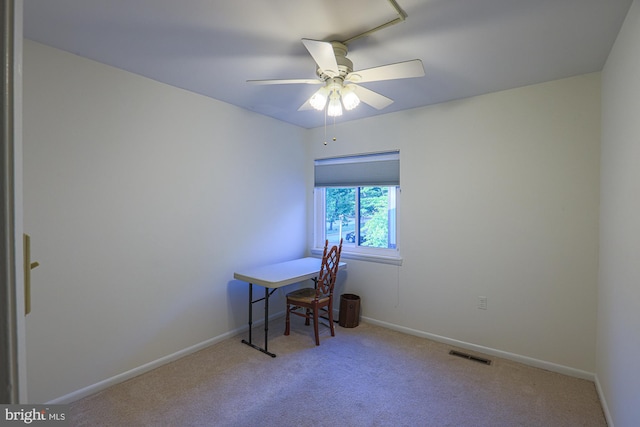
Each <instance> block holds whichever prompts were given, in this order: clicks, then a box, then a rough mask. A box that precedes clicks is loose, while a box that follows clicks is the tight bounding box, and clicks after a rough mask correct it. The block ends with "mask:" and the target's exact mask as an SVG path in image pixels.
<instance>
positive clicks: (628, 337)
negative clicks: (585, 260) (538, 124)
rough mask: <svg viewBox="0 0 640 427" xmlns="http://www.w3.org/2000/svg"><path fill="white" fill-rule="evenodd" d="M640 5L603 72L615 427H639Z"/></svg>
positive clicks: (603, 280)
mask: <svg viewBox="0 0 640 427" xmlns="http://www.w3.org/2000/svg"><path fill="white" fill-rule="evenodd" d="M639 40H640V4H639V3H638V1H635V2H634V3H633V4H632V6H631V9H630V10H629V13H628V15H627V18H626V20H625V23H624V25H623V27H622V30H621V31H620V34H619V35H618V39H617V40H616V43H615V45H614V47H613V49H612V51H611V54H610V55H609V58H608V60H607V64H606V66H605V68H604V71H603V72H602V101H603V102H602V166H601V171H602V178H601V188H602V196H601V209H600V212H601V213H600V283H599V294H598V347H597V349H598V350H597V361H598V362H597V375H598V379H599V383H600V384H601V386H602V391H603V394H604V396H605V403H606V406H607V407H608V413H609V414H610V418H609V422H610V425H615V426H616V427H631V426H637V425H639V424H640V400H639V399H640V369H638V360H639V359H640V338H639V332H638V331H640V262H639V261H638V260H639V259H640V215H639V214H638V212H640V167H639V164H640V120H639V115H638V113H639V112H640V81H639V80H638V76H640V51H639V50H638V41H639Z"/></svg>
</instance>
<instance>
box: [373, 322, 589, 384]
mask: <svg viewBox="0 0 640 427" xmlns="http://www.w3.org/2000/svg"><path fill="white" fill-rule="evenodd" d="M362 320H363V321H365V322H368V323H371V324H373V325H378V326H382V327H384V328H388V329H392V330H395V331H398V332H403V333H405V334H408V335H415V336H418V337H422V338H427V339H430V340H433V341H437V342H441V343H444V344H449V345H452V346H455V347H460V348H464V349H467V350H472V351H477V352H478V353H484V354H490V355H492V356H496V357H501V358H503V359H507V360H513V361H514V362H519V363H522V364H524V365H528V366H533V367H535V368H540V369H545V370H547V371H551V372H557V373H559V374H564V375H569V376H572V377H576V378H581V379H584V380H589V381H594V380H595V374H594V373H592V372H587V371H583V370H580V369H575V368H570V367H568V366H563V365H558V364H555V363H551V362H546V361H544V360H539V359H534V358H531V357H527V356H521V355H519V354H514V353H509V352H506V351H502V350H496V349H493V348H489V347H483V346H481V345H476V344H470V343H467V342H464V341H458V340H454V339H451V338H447V337H443V336H440V335H435V334H430V333H428V332H423V331H419V330H417V329H411V328H407V327H404V326H399V325H395V324H393V323H388V322H382V321H380V320H375V319H371V318H368V317H362Z"/></svg>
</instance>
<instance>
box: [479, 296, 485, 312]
mask: <svg viewBox="0 0 640 427" xmlns="http://www.w3.org/2000/svg"><path fill="white" fill-rule="evenodd" d="M478 308H479V309H480V310H486V309H487V297H478Z"/></svg>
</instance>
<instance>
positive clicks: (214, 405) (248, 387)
mask: <svg viewBox="0 0 640 427" xmlns="http://www.w3.org/2000/svg"><path fill="white" fill-rule="evenodd" d="M303 322H304V320H303V319H295V320H292V331H291V335H290V336H288V337H285V336H283V335H282V332H283V331H284V325H283V322H282V320H278V321H276V322H274V323H275V324H272V325H270V326H271V327H270V340H269V350H270V351H273V352H274V353H276V354H277V357H276V358H271V357H269V356H267V355H265V354H263V353H261V352H258V351H256V350H254V349H252V348H250V347H249V346H246V345H244V344H242V343H241V342H240V340H241V338H243V337H244V336H238V337H234V338H231V339H228V340H226V341H223V342H221V343H219V344H216V345H214V346H211V347H209V348H207V349H204V350H202V351H199V352H197V353H194V354H192V355H190V356H187V357H185V358H182V359H180V360H178V361H176V362H173V363H170V364H168V365H165V366H162V367H160V368H158V369H155V370H153V371H151V372H149V373H146V374H144V375H141V376H139V377H136V378H133V379H131V380H129V381H126V382H124V383H122V384H118V385H116V386H114V387H111V388H109V389H107V390H105V391H102V392H100V393H97V394H95V395H93V396H89V397H86V398H84V399H81V400H79V401H77V402H75V403H73V404H71V407H70V415H71V423H72V425H74V426H176V427H177V426H181V427H182V426H252V427H254V426H278V427H283V426H340V427H343V426H354V427H356V426H357V427H360V426H394V427H395V426H436V427H441V426H473V427H479V426H491V427H496V426H509V427H513V426H535V427H542V426H544V427H554V426H567V427H569V426H571V427H574V426H606V425H607V424H606V421H605V418H604V414H603V412H602V408H601V406H600V403H599V400H598V397H597V393H596V389H595V386H594V384H593V383H592V382H590V381H586V380H581V379H576V378H572V377H568V376H564V375H560V374H556V373H552V372H549V371H545V370H542V369H537V368H532V367H528V366H525V365H521V364H519V363H515V362H512V361H508V360H504V359H498V358H493V357H488V358H489V359H491V360H492V364H491V365H489V366H487V365H484V364H481V363H478V362H475V361H471V360H468V359H461V358H459V357H455V356H452V355H450V354H449V351H450V350H451V349H453V347H451V346H448V345H445V344H440V343H437V342H433V341H429V340H426V339H424V338H418V337H414V336H410V335H406V334H402V333H399V332H395V331H392V330H389V329H385V328H382V327H378V326H374V325H371V324H367V323H360V325H359V326H358V327H356V328H348V329H347V328H341V327H339V326H337V325H336V336H335V337H331V336H330V335H329V331H328V329H327V328H324V327H322V328H321V333H322V336H321V341H320V346H319V347H316V346H315V343H314V340H313V327H305V326H304V325H303ZM256 337H257V338H256ZM262 337H263V335H262V334H261V331H260V330H259V328H257V329H256V332H255V333H254V340H255V339H257V340H258V342H261V341H260V340H261V338H262ZM462 351H464V352H466V353H469V352H468V351H466V350H462ZM480 356H484V355H480ZM484 357H487V356H484Z"/></svg>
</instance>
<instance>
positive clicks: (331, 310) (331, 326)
mask: <svg viewBox="0 0 640 427" xmlns="http://www.w3.org/2000/svg"><path fill="white" fill-rule="evenodd" d="M329 329H331V336H332V337H335V336H336V332H335V330H334V329H333V307H331V305H329Z"/></svg>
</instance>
